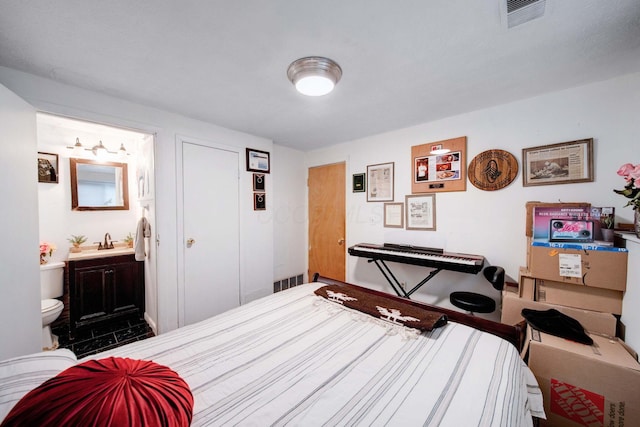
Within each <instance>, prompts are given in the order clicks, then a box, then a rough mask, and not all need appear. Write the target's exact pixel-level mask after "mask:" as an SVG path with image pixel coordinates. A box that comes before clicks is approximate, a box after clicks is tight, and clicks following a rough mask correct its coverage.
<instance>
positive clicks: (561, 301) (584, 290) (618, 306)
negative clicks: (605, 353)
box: [502, 202, 627, 336]
mask: <svg viewBox="0 0 640 427" xmlns="http://www.w3.org/2000/svg"><path fill="white" fill-rule="evenodd" d="M526 211H527V217H526V224H527V228H526V233H525V234H526V237H527V265H526V266H525V267H522V268H521V269H520V274H519V278H518V284H517V285H518V290H517V296H518V298H517V299H522V300H526V301H529V303H527V308H534V309H535V307H536V306H539V307H550V306H553V307H554V308H556V306H557V307H570V308H574V309H581V310H589V311H593V312H597V313H607V314H610V315H614V314H617V315H619V314H621V313H622V299H623V296H624V291H625V289H626V282H627V251H626V249H624V248H616V247H614V246H612V245H606V244H602V243H601V242H596V243H594V244H582V243H559V242H549V240H548V230H549V222H550V220H551V219H555V218H562V217H563V216H565V217H566V218H582V219H590V218H591V216H590V215H591V211H592V208H591V206H590V204H588V203H540V202H529V203H527V206H526ZM503 296H504V297H503V307H502V322H503V323H514V322H515V323H517V322H518V321H520V320H522V318H521V317H520V316H519V315H514V313H516V311H518V310H522V308H524V306H523V304H524V303H523V302H522V301H517V299H516V298H514V295H513V293H509V290H508V289H507V290H505V292H504V293H503ZM531 302H533V303H535V304H531ZM596 317H597V315H596ZM612 335H614V336H615V333H614V334H612Z"/></svg>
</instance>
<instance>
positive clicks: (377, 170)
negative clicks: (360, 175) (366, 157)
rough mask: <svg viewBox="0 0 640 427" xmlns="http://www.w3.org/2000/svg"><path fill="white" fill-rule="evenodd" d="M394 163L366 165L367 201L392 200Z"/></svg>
mask: <svg viewBox="0 0 640 427" xmlns="http://www.w3.org/2000/svg"><path fill="white" fill-rule="evenodd" d="M393 166H394V163H393V162H390V163H380V164H377V165H369V166H367V182H368V185H367V202H393Z"/></svg>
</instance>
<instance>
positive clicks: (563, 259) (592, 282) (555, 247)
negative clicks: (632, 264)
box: [529, 241, 628, 291]
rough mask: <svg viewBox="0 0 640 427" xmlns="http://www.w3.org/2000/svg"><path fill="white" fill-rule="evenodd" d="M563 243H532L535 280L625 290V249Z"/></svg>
mask: <svg viewBox="0 0 640 427" xmlns="http://www.w3.org/2000/svg"><path fill="white" fill-rule="evenodd" d="M574 247H576V245H567V244H562V243H541V242H535V241H534V242H533V243H532V244H531V247H530V250H531V259H530V261H529V272H530V273H531V276H533V277H535V278H538V279H546V280H553V281H555V282H561V283H566V284H574V285H583V286H592V287H595V288H604V289H614V290H617V291H624V290H625V289H626V287H627V257H628V253H627V250H626V249H624V248H615V247H606V246H593V247H592V248H590V249H586V248H583V249H577V248H576V249H574Z"/></svg>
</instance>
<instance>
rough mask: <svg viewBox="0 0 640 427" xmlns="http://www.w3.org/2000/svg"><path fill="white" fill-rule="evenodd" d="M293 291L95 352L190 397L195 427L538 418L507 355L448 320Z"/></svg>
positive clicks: (529, 382) (527, 382)
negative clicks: (174, 378)
mask: <svg viewBox="0 0 640 427" xmlns="http://www.w3.org/2000/svg"><path fill="white" fill-rule="evenodd" d="M319 286H322V284H318V283H313V284H307V285H303V286H299V287H296V288H293V289H290V290H288V291H285V292H280V293H278V294H275V295H272V296H269V297H267V298H263V299H261V300H258V301H254V302H252V303H250V304H247V305H244V306H242V307H240V308H237V309H234V310H231V311H229V312H226V313H224V314H222V315H219V316H216V317H213V318H211V319H208V320H205V321H203V322H200V323H197V324H195V325H191V326H188V327H185V328H181V329H179V330H176V331H173V332H170V333H167V334H164V335H161V336H158V337H154V338H150V339H147V340H144V341H140V342H138V343H134V344H130V345H127V346H124V347H120V348H117V349H115V350H112V351H108V352H104V353H100V354H98V355H95V356H91V357H90V358H93V359H98V358H103V357H107V356H119V357H129V358H134V359H147V360H153V361H155V362H157V363H160V364H163V365H167V366H169V367H171V368H172V369H173V370H175V371H176V372H177V373H178V374H179V375H180V376H181V377H182V378H184V379H185V381H186V382H187V383H188V384H189V386H190V387H191V391H192V392H193V395H194V398H195V403H194V418H193V425H195V426H200V425H256V426H265V425H301V426H316V425H331V426H333V425H366V426H369V425H390V426H413V425H429V426H455V427H459V426H475V425H477V426H508V427H516V426H531V425H532V419H531V415H532V414H533V415H536V416H543V409H542V398H541V395H540V390H539V389H538V386H537V384H536V382H535V378H534V377H533V375H532V373H531V372H530V371H529V369H528V368H527V366H526V365H525V364H524V363H523V362H522V360H521V359H520V357H519V354H518V352H517V351H516V349H515V348H514V347H513V346H512V345H510V344H509V343H507V342H506V341H503V340H501V339H500V338H497V337H495V336H493V335H490V334H486V333H482V332H479V331H477V330H474V329H472V328H469V327H466V326H463V325H459V324H455V323H449V324H447V325H446V326H445V327H443V328H440V329H437V330H435V331H433V332H428V333H422V334H421V335H419V336H418V337H417V338H415V334H413V336H412V334H407V333H401V331H402V329H400V328H397V327H386V326H385V324H384V322H380V321H373V320H372V319H373V318H371V317H370V316H368V315H364V314H359V313H356V312H353V311H350V310H348V309H343V308H342V307H339V306H338V305H337V304H335V303H331V302H327V301H326V300H324V299H322V298H320V297H317V296H315V295H314V294H313V291H314V290H315V289H316V288H317V287H319Z"/></svg>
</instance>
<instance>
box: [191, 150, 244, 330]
mask: <svg viewBox="0 0 640 427" xmlns="http://www.w3.org/2000/svg"><path fill="white" fill-rule="evenodd" d="M182 177H183V180H182V181H183V188H182V194H183V199H184V200H183V221H184V242H183V243H184V249H183V251H184V252H183V254H184V294H183V300H182V304H181V307H180V308H179V309H182V322H181V325H180V326H185V325H190V324H192V323H195V322H198V321H200V320H203V319H206V318H208V317H211V316H214V315H216V314H220V313H222V312H223V311H227V310H229V309H231V308H234V307H238V306H239V305H240V219H239V217H240V215H239V210H240V207H239V203H240V198H239V191H240V190H239V181H238V179H239V178H238V177H239V154H238V152H237V151H231V150H227V149H222V148H216V147H213V146H207V145H203V144H196V143H190V142H186V141H183V142H182Z"/></svg>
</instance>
